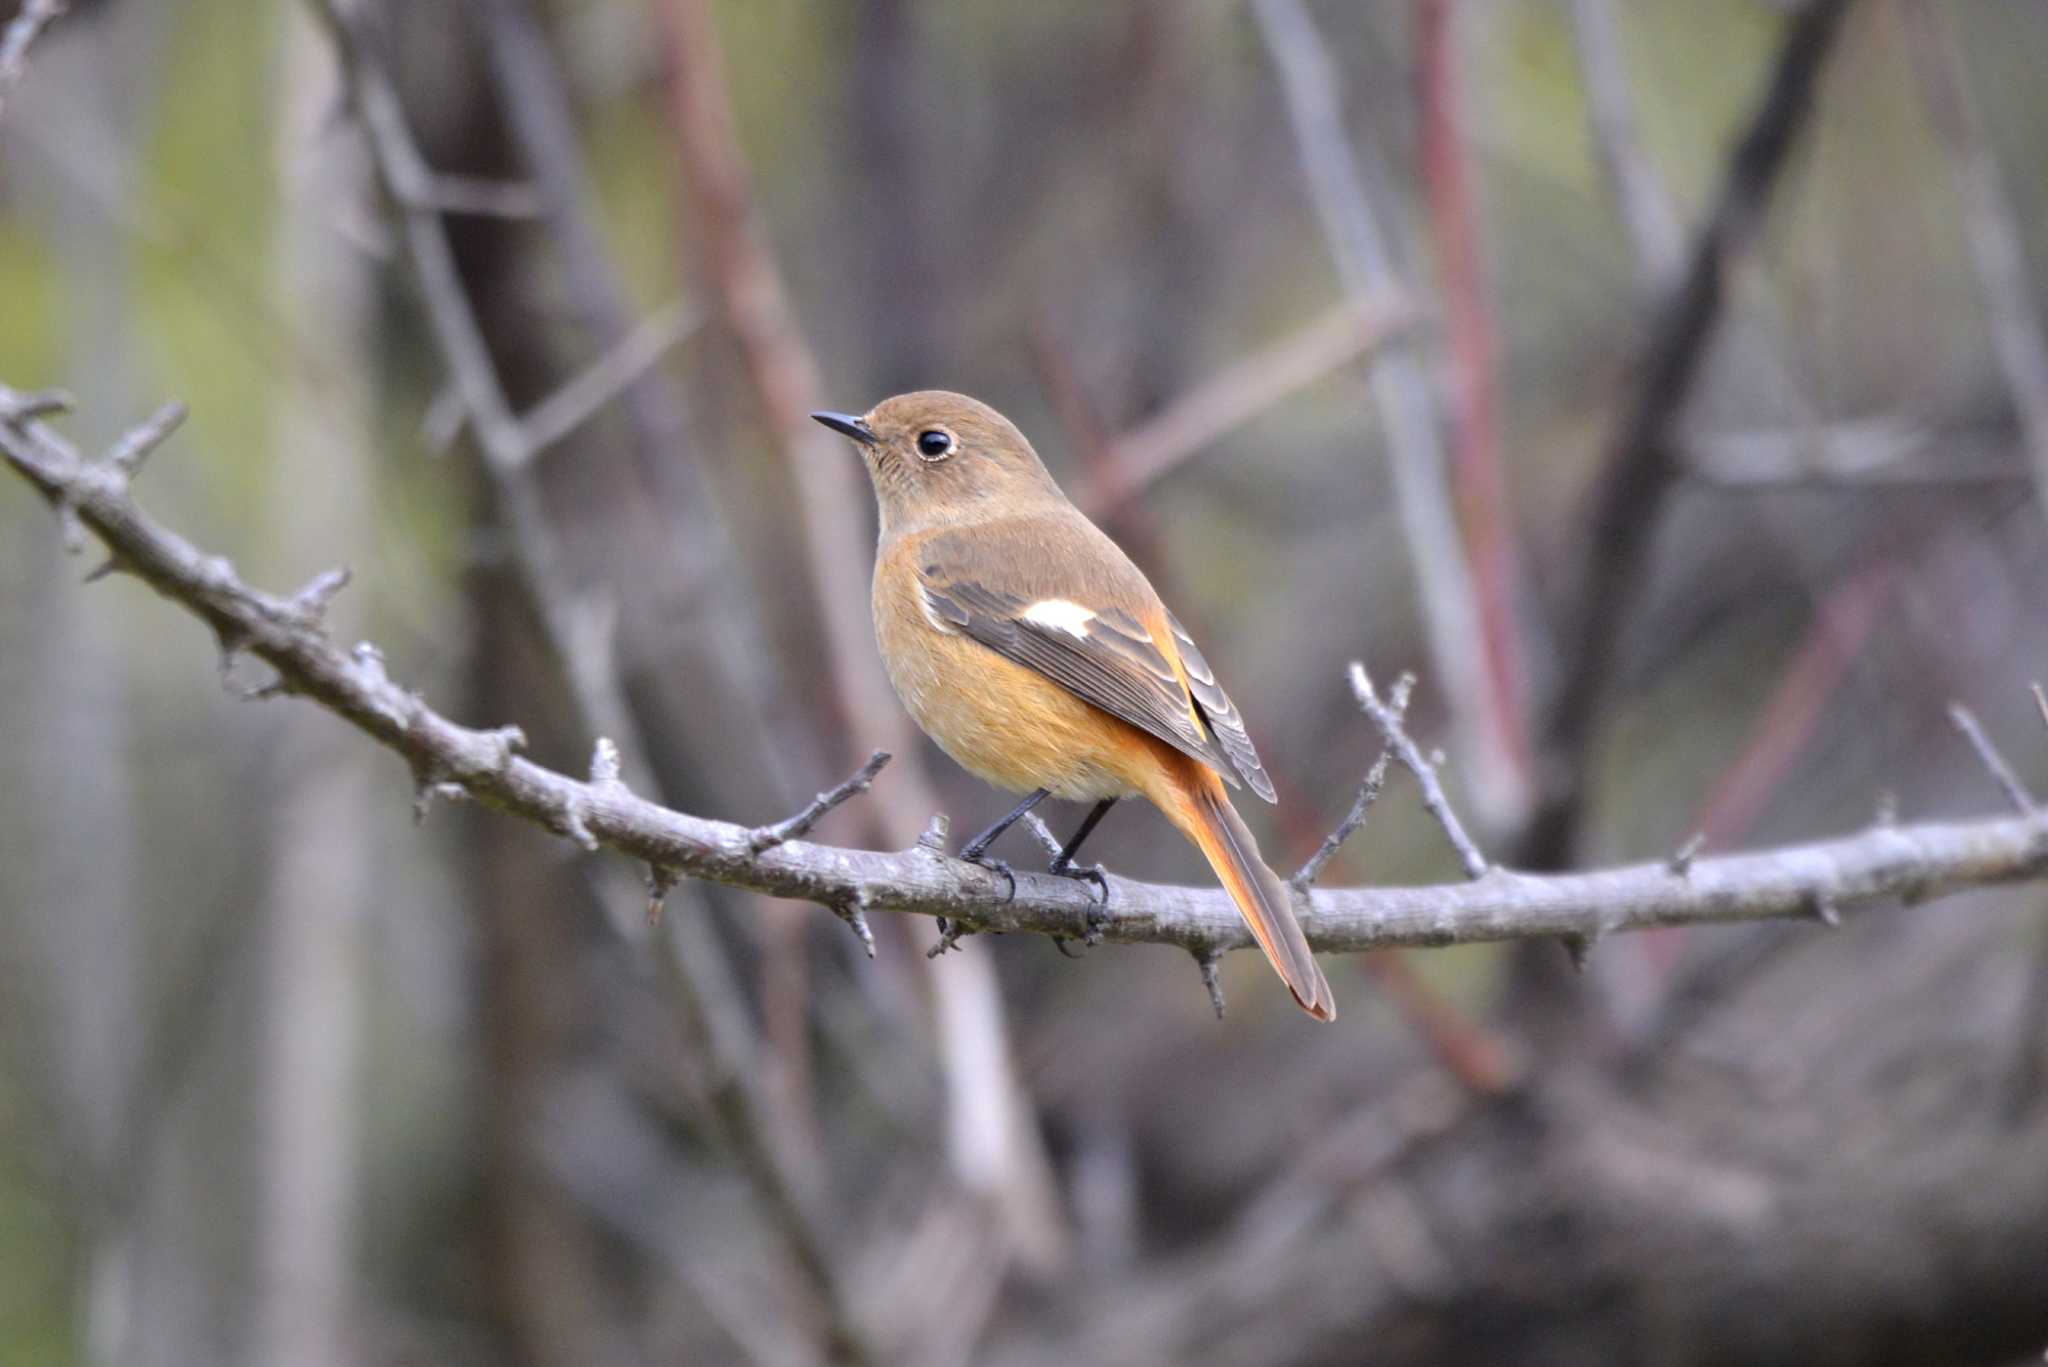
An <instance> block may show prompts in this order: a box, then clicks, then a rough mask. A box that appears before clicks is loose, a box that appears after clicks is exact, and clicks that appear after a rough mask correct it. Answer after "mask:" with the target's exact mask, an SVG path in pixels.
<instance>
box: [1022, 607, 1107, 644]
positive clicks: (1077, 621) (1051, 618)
mask: <svg viewBox="0 0 2048 1367" xmlns="http://www.w3.org/2000/svg"><path fill="white" fill-rule="evenodd" d="M1019 615H1020V616H1021V617H1022V618H1023V619H1024V620H1025V621H1027V622H1029V623H1031V624H1032V625H1033V626H1040V627H1047V628H1049V629H1051V630H1053V631H1064V632H1066V633H1067V635H1069V636H1076V637H1086V636H1087V635H1088V624H1089V623H1090V622H1092V621H1094V620H1095V613H1094V611H1093V609H1090V608H1084V607H1082V606H1081V605H1080V604H1079V603H1076V602H1073V601H1071V600H1070V599H1066V598H1041V599H1039V600H1038V601H1037V602H1036V603H1033V604H1032V605H1031V606H1030V607H1028V608H1026V609H1024V611H1023V612H1022V613H1021V614H1019Z"/></svg>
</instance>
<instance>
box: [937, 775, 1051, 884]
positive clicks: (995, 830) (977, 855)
mask: <svg viewBox="0 0 2048 1367" xmlns="http://www.w3.org/2000/svg"><path fill="white" fill-rule="evenodd" d="M1051 796H1052V794H1051V793H1050V792H1048V791H1047V790H1046V789H1044V788H1039V789H1036V790H1035V791H1033V792H1031V793H1029V794H1027V795H1026V796H1025V798H1024V800H1023V801H1022V802H1020V803H1018V804H1017V805H1016V806H1014V807H1012V808H1011V809H1010V814H1009V815H1008V816H1005V817H1003V818H1002V819H1001V820H1000V821H998V822H996V824H995V825H993V826H990V827H989V828H988V829H987V830H985V831H983V832H982V833H981V834H980V835H977V836H976V837H974V839H972V840H970V841H968V842H967V843H966V844H965V845H963V846H961V847H960V857H961V858H962V859H964V860H966V861H967V862H968V863H970V864H979V865H981V866H982V867H983V868H988V869H994V870H995V871H996V872H997V873H1000V874H1001V875H1002V876H1003V877H1004V878H1007V879H1008V880H1009V882H1010V895H1011V896H1012V897H1015V896H1016V895H1017V875H1016V874H1014V873H1012V872H1010V865H1009V862H1008V861H1007V860H1002V859H985V858H983V857H982V856H983V855H985V854H987V853H988V847H989V846H991V845H993V844H995V843H996V839H997V837H999V836H1000V835H1002V833H1003V832H1004V831H1007V830H1009V829H1010V827H1012V826H1014V825H1016V824H1017V823H1018V822H1020V821H1022V820H1023V819H1024V814H1025V813H1026V812H1028V811H1030V810H1031V809H1032V808H1033V807H1036V806H1037V805H1038V804H1039V803H1041V802H1043V801H1045V800H1046V799H1047V798H1048V797H1051Z"/></svg>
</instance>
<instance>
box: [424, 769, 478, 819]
mask: <svg viewBox="0 0 2048 1367" xmlns="http://www.w3.org/2000/svg"><path fill="white" fill-rule="evenodd" d="M468 796H469V789H467V788H465V787H463V786H462V785H461V784H460V783H455V782H452V781H450V780H448V779H442V778H433V777H429V776H426V775H421V776H420V777H418V778H417V779H415V780H414V782H413V785H412V824H413V825H415V826H423V825H425V824H426V821H427V809H428V808H430V807H432V806H433V805H434V800H435V799H436V798H439V799H440V800H441V801H443V802H460V801H462V800H463V799H464V798H467V797H468Z"/></svg>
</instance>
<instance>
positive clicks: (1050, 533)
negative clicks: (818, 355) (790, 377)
mask: <svg viewBox="0 0 2048 1367" xmlns="http://www.w3.org/2000/svg"><path fill="white" fill-rule="evenodd" d="M811 417H812V418H814V419H816V420H817V421H818V422H820V423H822V424H824V425H825V426H826V427H828V428H831V429H832V430H833V431H835V432H838V433H840V434H841V435H843V436H846V437H849V438H851V439H852V441H853V443H854V445H855V446H856V447H857V448H858V450H859V452H860V455H861V458H862V461H863V463H864V464H865V465H866V467H867V472H868V477H869V480H870V482H871V483H872V484H873V486H874V492H875V501H876V504H877V507H878V508H879V511H880V534H879V537H878V544H877V548H876V556H875V576H874V594H873V609H874V622H875V637H876V643H877V644H878V646H879V647H880V650H881V655H882V661H883V664H884V666H885V668H886V670H887V672H888V676H889V681H890V683H891V684H892V685H894V687H895V690H896V694H897V696H898V697H899V698H900V699H901V700H902V702H903V705H904V707H905V708H906V709H907V710H908V711H909V712H910V715H911V716H912V718H914V719H915V720H916V722H917V724H918V725H919V726H920V727H921V728H922V729H923V730H924V732H925V734H926V735H928V736H930V737H931V738H932V740H933V741H935V742H936V743H937V744H938V746H939V748H940V749H941V750H943V751H945V753H946V754H947V755H948V756H949V757H951V758H952V759H953V761H954V762H955V763H957V764H959V765H960V766H961V767H962V768H964V769H966V770H967V771H968V772H969V773H971V774H973V775H974V776H975V777H977V778H980V779H982V780H984V781H985V782H988V783H990V784H993V785H995V786H996V787H998V788H1003V789H1007V790H1009V791H1011V792H1017V793H1023V794H1025V797H1024V799H1023V800H1022V801H1021V802H1019V803H1018V804H1017V806H1016V807H1015V809H1013V810H1012V811H1011V812H1010V813H1009V814H1008V815H1006V816H1005V817H1003V819H1002V820H1000V821H998V822H996V823H995V824H994V825H992V826H991V827H989V829H988V830H986V831H983V832H982V833H981V834H980V835H978V836H976V837H975V838H974V839H973V840H971V841H969V842H968V843H967V844H966V845H965V846H964V847H962V849H961V857H962V858H964V859H967V860H970V861H972V862H975V863H980V864H986V865H988V866H991V867H996V868H998V869H1000V870H1001V871H1002V872H1004V873H1006V874H1007V873H1008V872H1009V866H1008V865H1007V864H1004V863H1002V862H1001V861H1000V860H989V859H986V858H985V855H986V853H987V851H988V848H989V846H990V845H991V844H993V843H994V841H995V839H996V838H997V837H998V836H1000V835H1001V834H1002V833H1003V832H1004V831H1005V830H1007V829H1008V828H1009V827H1010V826H1012V825H1014V824H1015V823H1016V822H1017V821H1018V820H1019V819H1021V818H1022V817H1023V816H1024V814H1025V813H1026V812H1028V811H1030V810H1031V809H1032V808H1033V807H1034V806H1036V805H1037V804H1038V803H1039V802H1041V801H1043V800H1044V799H1045V798H1047V797H1058V798H1062V799H1066V800H1069V801H1077V802H1091V803H1093V804H1095V805H1094V806H1093V807H1092V808H1091V809H1090V810H1089V812H1088V814H1087V815H1086V817H1084V818H1083V820H1082V822H1081V824H1080V827H1079V828H1078V829H1077V830H1076V831H1075V833H1074V836H1073V838H1072V839H1070V840H1069V841H1067V843H1066V845H1065V846H1064V847H1063V848H1062V849H1061V850H1060V853H1059V855H1058V856H1057V857H1056V858H1055V859H1054V860H1053V862H1052V867H1051V872H1053V873H1056V874H1061V875H1063V876H1066V877H1077V878H1093V879H1094V880H1095V881H1096V882H1098V883H1099V884H1100V885H1101V888H1102V894H1103V897H1104V898H1105V900H1106V899H1107V897H1108V883H1107V880H1106V879H1103V878H1102V876H1101V874H1100V872H1099V871H1098V870H1092V869H1090V870H1083V869H1080V868H1079V867H1077V866H1076V865H1075V864H1074V862H1073V857H1074V855H1075V853H1076V852H1077V851H1078V850H1079V848H1080V846H1081V842H1082V841H1084V840H1086V839H1087V838H1088V835H1089V833H1090V832H1092V831H1093V830H1094V829H1095V827H1096V825H1097V824H1098V823H1099V822H1100V821H1101V820H1102V818H1103V817H1104V815H1106V814H1107V813H1108V811H1109V810H1110V808H1111V807H1112V806H1114V805H1115V804H1116V802H1117V801H1119V800H1120V799H1123V798H1127V797H1132V796H1139V797H1143V798H1145V799H1147V800H1148V801H1150V802H1151V803H1152V805H1153V806H1154V807H1156V808H1158V809H1159V811H1160V812H1161V813H1163V814H1164V815H1165V817H1166V819H1167V820H1168V821H1169V822H1170V823H1172V824H1173V825H1174V826H1175V827H1176V828H1177V829H1178V830H1179V831H1180V832H1181V834H1183V835H1184V836H1186V837H1187V838H1188V840H1190V841H1191V842H1192V843H1193V844H1194V845H1195V847H1196V848H1197V849H1199V850H1200V851H1201V852H1202V854H1203V855H1204V856H1205V857H1206V858H1207V860H1208V862H1209V865H1210V867H1211V868H1212V869H1214V870H1215V873H1216V876H1217V878H1218V880H1219V881H1220V882H1221V883H1222V884H1223V887H1224V888H1225V889H1226V890H1227V891H1228V892H1229V894H1230V897H1231V900H1232V901H1233V902H1235V903H1236V904H1237V908H1238V910H1239V911H1240V912H1241V913H1243V915H1244V919H1245V921H1246V923H1247V924H1248V925H1249V926H1250V927H1251V932H1252V937H1253V938H1254V939H1255V940H1256V941H1257V942H1258V945H1259V948H1260V949H1262V950H1264V951H1265V954H1266V958H1267V959H1268V960H1269V961H1270V962H1271V963H1272V965H1273V968H1274V970H1275V971H1276V972H1277V973H1278V974H1279V975H1280V979H1281V981H1282V982H1284V983H1285V984H1286V985H1287V988H1288V991H1289V992H1291V993H1292V994H1293V996H1294V1000H1295V1001H1296V1002H1297V1003H1298V1004H1299V1005H1300V1006H1301V1007H1302V1009H1303V1010H1305V1011H1307V1012H1308V1013H1309V1015H1311V1016H1313V1017H1315V1018H1316V1019H1317V1020H1323V1021H1329V1020H1335V1019H1336V1015H1337V1009H1336V1002H1335V999H1334V998H1333V997H1332V995H1331V993H1330V984H1329V982H1328V980H1327V979H1325V978H1324V976H1323V973H1322V970H1321V968H1319V967H1318V966H1317V964H1316V961H1315V955H1314V953H1313V952H1312V951H1311V950H1310V949H1309V945H1308V940H1307V938H1306V937H1305V936H1304V935H1303V934H1302V931H1301V926H1300V923H1299V922H1297V921H1296V920H1295V916H1294V910H1293V905H1292V902H1291V900H1290V898H1289V895H1288V889H1287V886H1286V884H1284V883H1282V882H1281V881H1280V878H1279V877H1278V876H1277V875H1276V874H1275V873H1274V872H1273V871H1272V869H1270V868H1268V867H1267V865H1266V863H1265V861H1264V860H1263V859H1262V858H1261V857H1260V855H1259V848H1258V843H1257V842H1256V841H1255V840H1254V839H1253V837H1252V833H1251V831H1250V830H1249V829H1248V828H1247V827H1246V826H1245V823H1244V820H1243V818H1241V817H1240V816H1239V815H1238V813H1237V809H1236V808H1235V807H1234V806H1233V805H1232V804H1231V800H1230V792H1229V789H1231V788H1248V789H1249V790H1250V791H1251V792H1253V793H1255V794H1257V795H1258V796H1259V797H1261V798H1263V799H1265V800H1266V801H1267V802H1272V801H1275V795H1274V791H1273V783H1272V780H1271V779H1270V778H1268V777H1267V775H1266V771H1265V768H1264V766H1263V765H1261V764H1260V762H1259V755H1258V751H1257V750H1256V749H1255V748H1253V745H1252V741H1251V737H1250V736H1249V735H1248V734H1247V733H1246V731H1245V725H1244V719H1243V717H1242V716H1240V715H1239V713H1238V710H1237V706H1236V704H1234V703H1233V702H1231V700H1230V696H1229V695H1228V694H1227V693H1225V692H1224V691H1223V688H1222V686H1221V685H1220V684H1218V683H1217V682H1216V676H1215V673H1214V671H1213V670H1211V668H1210V667H1209V662H1208V660H1207V659H1206V658H1204V656H1203V655H1202V652H1201V651H1200V650H1198V649H1196V647H1195V643H1194V641H1193V639H1192V638H1191V637H1190V636H1189V634H1188V630H1187V628H1186V627H1185V626H1183V625H1182V624H1181V621H1180V619H1179V618H1177V617H1175V616H1174V615H1173V614H1172V613H1171V612H1169V611H1168V610H1167V608H1166V605H1165V603H1163V602H1162V601H1160V598H1159V595H1158V593H1157V592H1155V591H1154V590H1153V588H1152V584H1151V582H1150V581H1149V580H1147V579H1146V578H1145V575H1144V572H1143V571H1141V570H1140V569H1139V568H1138V567H1137V565H1135V564H1134V563H1132V561H1131V558H1130V557H1129V556H1127V555H1125V554H1124V552H1123V550H1122V548H1121V547H1119V546H1118V545H1117V544H1116V542H1114V541H1112V540H1111V539H1110V538H1109V536H1108V535H1107V534H1106V533H1104V532H1103V531H1102V529H1101V528H1099V527H1097V526H1096V525H1095V524H1094V523H1093V522H1091V521H1089V520H1088V517H1087V516H1086V515H1085V514H1084V513H1082V511H1081V510H1080V509H1079V508H1077V507H1075V506H1074V504H1073V503H1072V502H1071V501H1069V500H1068V498H1067V496H1066V495H1065V494H1064V493H1062V492H1061V490H1060V487H1059V485H1058V484H1057V483H1055V482H1054V480H1053V477H1052V474H1051V472H1049V471H1048V470H1047V469H1046V467H1045V462H1044V461H1042V460H1040V459H1039V456H1038V453H1037V451H1035V450H1034V449H1032V445H1031V443H1030V441H1029V440H1027V439H1026V438H1025V436H1024V434H1023V433H1022V432H1021V431H1019V430H1018V429H1017V427H1016V425H1015V424H1013V423H1012V422H1010V420H1009V419H1007V418H1005V417H1004V416H1003V415H1002V414H1000V413H998V412H997V411H996V410H995V409H993V408H991V407H989V406H988V405H987V404H984V403H982V402H980V401H978V400H976V399H971V398H968V397H967V396H966V395H964V394H954V393H949V392H947V391H944V390H920V391H917V392H915V393H909V394H899V395H897V396H895V397H894V398H890V399H885V400H883V401H882V402H881V403H879V404H877V405H875V406H874V407H873V408H871V409H869V410H868V411H867V412H866V413H861V414H854V413H841V412H829V411H828V412H816V413H813V414H811ZM1011 886H1012V889H1013V891H1014V888H1015V878H1014V876H1012V878H1011Z"/></svg>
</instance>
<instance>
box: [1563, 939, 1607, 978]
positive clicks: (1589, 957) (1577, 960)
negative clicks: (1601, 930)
mask: <svg viewBox="0 0 2048 1367" xmlns="http://www.w3.org/2000/svg"><path fill="white" fill-rule="evenodd" d="M1559 939H1560V942H1561V943H1562V944H1563V945H1564V952H1565V957H1567V958H1569V959H1570V960H1571V961H1572V971H1573V972H1574V973H1584V972H1585V971H1586V966H1587V965H1588V964H1590V963H1592V962H1593V947H1594V946H1595V945H1597V944H1599V943H1600V936H1599V935H1598V934H1597V933H1596V934H1593V935H1565V936H1560V937H1559Z"/></svg>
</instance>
